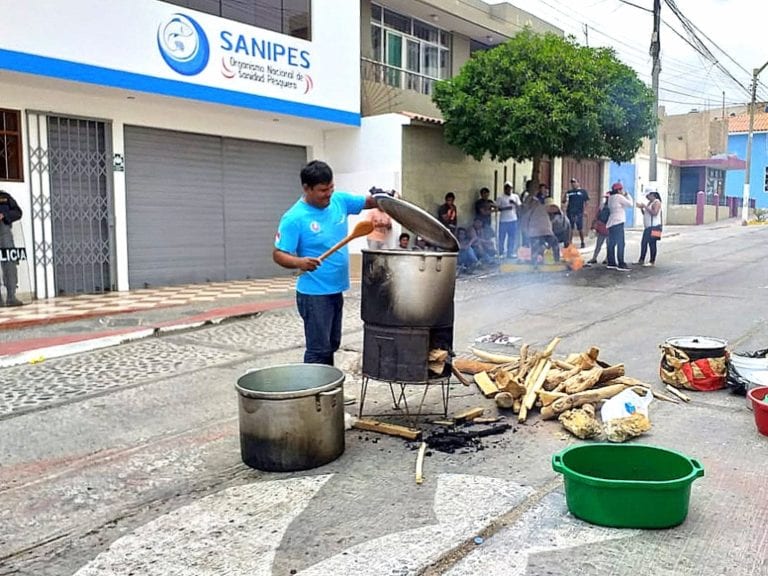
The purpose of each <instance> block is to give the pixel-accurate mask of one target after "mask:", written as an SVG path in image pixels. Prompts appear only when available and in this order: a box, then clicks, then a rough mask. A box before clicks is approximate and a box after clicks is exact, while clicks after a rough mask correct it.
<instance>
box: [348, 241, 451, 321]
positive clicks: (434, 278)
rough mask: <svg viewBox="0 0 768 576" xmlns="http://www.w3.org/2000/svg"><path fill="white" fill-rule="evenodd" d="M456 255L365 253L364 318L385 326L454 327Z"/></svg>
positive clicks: (436, 253) (400, 252) (368, 251)
mask: <svg viewBox="0 0 768 576" xmlns="http://www.w3.org/2000/svg"><path fill="white" fill-rule="evenodd" d="M456 259H457V254H456V253H455V252H410V251H407V250H363V278H362V302H361V315H362V318H363V321H364V322H368V323H371V324H378V325H382V326H396V327H433V326H450V325H453V296H454V292H455V288H456Z"/></svg>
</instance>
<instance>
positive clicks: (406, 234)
mask: <svg viewBox="0 0 768 576" xmlns="http://www.w3.org/2000/svg"><path fill="white" fill-rule="evenodd" d="M403 238H407V239H408V240H410V239H411V235H410V234H408V232H403V233H402V234H400V240H402V239H403Z"/></svg>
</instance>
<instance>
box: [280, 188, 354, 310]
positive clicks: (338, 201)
mask: <svg viewBox="0 0 768 576" xmlns="http://www.w3.org/2000/svg"><path fill="white" fill-rule="evenodd" d="M364 206H365V196H357V195H354V194H349V193H347V192H334V193H333V194H332V195H331V203H330V204H329V205H328V207H326V208H315V207H314V206H311V205H310V204H307V203H306V202H305V201H304V199H303V198H302V199H299V200H298V201H297V202H296V203H295V204H294V205H293V206H291V208H290V209H289V210H288V211H287V212H286V213H285V214H283V217H282V218H281V219H280V225H279V226H278V229H277V236H276V237H275V248H277V249H278V250H282V251H283V252H288V253H289V254H293V255H295V256H299V257H302V258H304V257H310V258H317V257H318V256H320V255H321V254H322V253H323V252H325V251H326V250H328V249H329V248H331V247H332V246H333V245H335V244H336V243H337V242H339V241H340V240H342V239H343V238H344V237H345V236H346V235H347V233H348V229H347V215H349V214H359V213H360V212H361V211H362V210H363V207H364ZM348 289H349V250H347V247H346V246H344V248H342V249H341V250H338V251H337V252H334V253H333V254H331V255H330V256H328V258H326V259H325V260H323V263H322V264H321V265H320V266H319V267H318V268H317V270H315V271H314V272H305V273H304V274H302V275H301V276H299V280H298V282H297V283H296V291H297V292H301V293H302V294H310V295H313V296H320V295H325V294H338V293H339V292H344V290H348Z"/></svg>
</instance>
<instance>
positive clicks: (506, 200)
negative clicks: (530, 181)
mask: <svg viewBox="0 0 768 576" xmlns="http://www.w3.org/2000/svg"><path fill="white" fill-rule="evenodd" d="M496 207H497V208H498V209H499V256H500V257H503V256H504V255H505V254H506V256H507V258H517V209H518V208H519V207H520V196H518V195H517V194H515V193H514V192H512V182H504V194H502V195H501V196H499V198H497V199H496ZM505 248H506V250H505Z"/></svg>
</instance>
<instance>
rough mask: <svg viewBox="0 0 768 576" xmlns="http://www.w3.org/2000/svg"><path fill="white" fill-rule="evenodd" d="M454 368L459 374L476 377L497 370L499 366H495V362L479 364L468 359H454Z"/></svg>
mask: <svg viewBox="0 0 768 576" xmlns="http://www.w3.org/2000/svg"><path fill="white" fill-rule="evenodd" d="M453 366H454V367H455V368H456V369H457V370H458V371H459V372H464V373H465V374H472V375H475V374H477V373H478V372H490V371H491V370H493V369H494V368H496V366H497V364H494V363H493V362H478V361H477V360H469V359H468V358H454V359H453Z"/></svg>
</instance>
